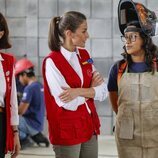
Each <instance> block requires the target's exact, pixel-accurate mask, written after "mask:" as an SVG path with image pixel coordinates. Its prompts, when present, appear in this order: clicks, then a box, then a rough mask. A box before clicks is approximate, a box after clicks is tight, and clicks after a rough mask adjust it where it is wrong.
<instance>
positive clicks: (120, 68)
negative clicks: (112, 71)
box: [117, 61, 127, 85]
mask: <svg viewBox="0 0 158 158" xmlns="http://www.w3.org/2000/svg"><path fill="white" fill-rule="evenodd" d="M126 67H127V61H125V62H123V63H122V62H119V63H118V73H117V85H118V84H119V82H120V79H121V77H122V75H123V73H124V72H125V70H126Z"/></svg>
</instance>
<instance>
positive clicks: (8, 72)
mask: <svg viewBox="0 0 158 158" xmlns="http://www.w3.org/2000/svg"><path fill="white" fill-rule="evenodd" d="M5 75H6V78H7V82H9V81H10V77H9V75H10V71H7V72H6V73H5Z"/></svg>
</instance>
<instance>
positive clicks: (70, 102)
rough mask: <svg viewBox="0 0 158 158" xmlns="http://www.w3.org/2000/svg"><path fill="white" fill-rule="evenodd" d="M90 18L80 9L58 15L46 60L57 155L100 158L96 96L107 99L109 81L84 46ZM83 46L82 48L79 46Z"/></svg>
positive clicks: (58, 157)
mask: <svg viewBox="0 0 158 158" xmlns="http://www.w3.org/2000/svg"><path fill="white" fill-rule="evenodd" d="M87 29H88V28H87V21H86V17H85V15H83V14H82V13H79V12H75V11H70V12H66V13H65V14H64V15H63V16H62V17H54V18H53V19H52V20H51V22H50V28H49V42H48V44H49V48H50V50H51V51H52V52H51V53H50V54H49V55H48V56H47V57H46V58H45V59H44V62H43V77H44V93H45V101H46V110H47V119H48V125H49V138H50V142H51V143H52V144H53V149H54V152H55V155H56V158H79V157H80V158H89V157H90V158H97V157H98V143H97V135H98V134H99V132H100V131H99V128H100V122H99V118H98V115H97V112H96V108H95V105H94V99H96V100H100V101H103V100H104V99H105V98H106V94H107V91H106V84H105V82H104V80H103V78H102V77H101V75H100V74H99V73H98V72H97V71H96V70H95V68H94V65H93V60H92V59H91V58H90V56H89V54H88V52H87V51H86V50H85V49H84V47H85V43H86V40H87V38H88V37H89V35H88V32H87ZM79 47H80V48H79Z"/></svg>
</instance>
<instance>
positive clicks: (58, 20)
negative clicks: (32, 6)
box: [56, 16, 61, 24]
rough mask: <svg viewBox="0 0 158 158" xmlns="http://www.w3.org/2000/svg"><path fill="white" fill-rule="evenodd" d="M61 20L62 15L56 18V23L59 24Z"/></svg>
mask: <svg viewBox="0 0 158 158" xmlns="http://www.w3.org/2000/svg"><path fill="white" fill-rule="evenodd" d="M60 20H61V17H60V16H59V17H57V18H56V24H58V23H59V22H60Z"/></svg>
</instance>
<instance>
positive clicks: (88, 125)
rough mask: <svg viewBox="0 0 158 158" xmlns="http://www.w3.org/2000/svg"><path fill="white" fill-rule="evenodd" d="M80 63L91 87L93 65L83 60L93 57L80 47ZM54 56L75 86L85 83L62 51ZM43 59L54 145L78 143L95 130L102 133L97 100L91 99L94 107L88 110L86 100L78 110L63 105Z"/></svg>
mask: <svg viewBox="0 0 158 158" xmlns="http://www.w3.org/2000/svg"><path fill="white" fill-rule="evenodd" d="M79 52H80V57H81V59H80V58H79V61H80V65H81V68H82V72H83V77H84V78H83V81H84V83H83V86H82V87H83V88H89V87H90V84H91V80H92V65H91V64H85V65H83V64H82V63H83V62H85V61H87V60H88V59H89V58H90V57H89V54H88V53H87V51H86V50H79ZM48 57H49V58H51V59H52V60H53V62H54V63H55V65H56V67H57V68H58V70H59V71H60V72H61V74H62V75H63V76H64V78H65V80H66V82H67V84H68V85H69V86H70V87H71V88H79V87H81V80H80V78H79V76H78V75H77V73H76V72H75V71H74V69H73V68H72V67H71V66H70V64H69V63H68V62H67V60H66V59H65V58H64V56H63V55H62V54H61V52H51V53H50V54H49V56H48ZM48 57H46V58H45V59H44V61H43V77H44V94H45V102H46V111H47V119H48V126H49V138H50V142H51V143H52V144H54V145H75V144H79V143H83V142H86V141H88V140H89V139H90V138H91V136H92V135H93V134H94V132H95V133H96V134H99V133H100V131H99V127H100V122H99V118H98V115H97V112H96V108H95V105H94V100H93V99H89V100H87V101H86V102H87V104H88V106H89V108H90V110H91V114H89V113H88V111H87V108H86V105H85V104H82V105H80V106H79V107H78V109H77V110H76V111H70V110H66V109H64V108H62V107H59V106H58V105H57V103H56V102H55V99H54V97H53V96H52V95H51V93H50V91H49V87H48V83H47V81H46V76H45V62H46V59H47V58H48Z"/></svg>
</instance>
